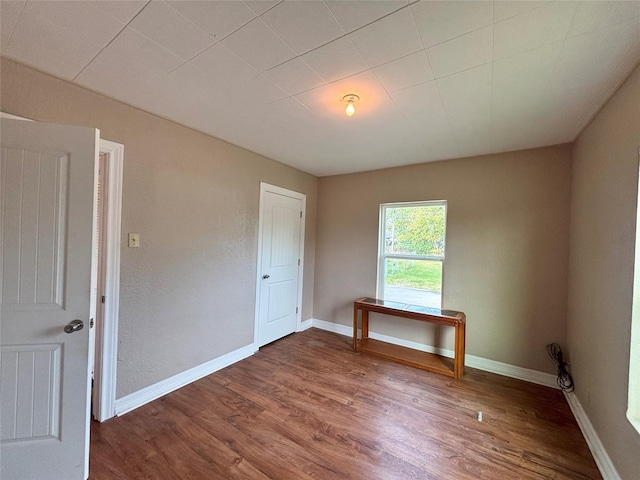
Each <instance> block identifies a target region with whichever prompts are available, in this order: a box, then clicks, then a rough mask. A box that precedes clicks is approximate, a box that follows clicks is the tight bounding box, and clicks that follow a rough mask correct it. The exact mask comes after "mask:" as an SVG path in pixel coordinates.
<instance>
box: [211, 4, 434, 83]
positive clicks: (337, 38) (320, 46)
mask: <svg viewBox="0 0 640 480" xmlns="http://www.w3.org/2000/svg"><path fill="white" fill-rule="evenodd" d="M283 1H284V0H282V1H281V2H279V3H278V5H279V4H280V3H282V2H283ZM419 1H420V0H414V2H413V3H409V4H407V5H403V6H402V7H399V8H398V9H397V10H394V11H393V12H390V13H387V14H386V15H384V16H382V17H380V18H378V19H376V20H373V21H371V22H369V23H367V24H366V25H363V26H361V27H358V28H356V29H354V30H352V31H350V32H348V33H345V34H344V35H340V36H339V37H336V38H334V39H333V40H330V41H328V42H326V43H323V44H322V45H318V46H317V47H313V48H312V49H310V50H307V51H306V52H303V53H300V54H296V56H295V57H292V58H290V59H288V60H285V61H284V62H280V63H279V64H277V65H274V66H273V67H269V68H268V69H267V70H265V72H268V71H269V70H272V69H274V68H278V67H279V66H281V65H284V64H285V63H287V62H290V61H291V60H293V59H295V58H299V59H300V60H302V61H304V59H303V58H302V57H303V56H304V55H307V54H308V53H311V52H314V51H316V50H318V49H320V48H323V47H326V46H327V45H331V44H332V43H334V42H337V41H338V40H342V39H343V38H344V37H349V35H351V34H352V33H355V32H357V31H358V30H362V29H363V28H366V27H368V26H369V25H373V24H374V23H376V22H378V21H380V20H382V19H384V18H386V17H388V16H390V15H393V14H395V13H397V12H399V11H400V10H402V9H405V8H408V7H410V6H411V5H413V4H415V3H417V2H419ZM323 3H325V5H326V2H324V0H323ZM276 6H277V5H274V6H273V7H272V8H270V9H269V10H271V9H273V8H275V7H276ZM327 8H328V10H329V12H330V13H331V15H332V16H333V18H334V19H335V20H336V21H337V22H338V25H340V28H342V31H343V32H346V30H345V29H344V27H343V26H342V24H341V23H340V21H338V19H337V18H336V17H335V15H334V13H333V11H332V10H331V8H329V6H327ZM264 13H267V12H264ZM260 16H262V15H260ZM247 23H248V22H247ZM263 23H264V22H263ZM414 23H415V22H414ZM245 25H246V24H245ZM265 25H266V23H265ZM243 26H244V25H243ZM267 27H268V25H267ZM241 28H242V27H241ZM416 29H417V27H416ZM238 30H239V29H238ZM235 31H237V30H235ZM232 33H233V32H232ZM274 33H275V32H274ZM419 33H420V32H418V35H419ZM229 35H231V34H229ZM276 35H277V34H276ZM225 38H226V37H225ZM278 38H280V37H279V36H278ZM222 40H224V39H221V41H222ZM281 40H282V39H281ZM349 40H350V41H351V44H352V45H353V46H354V47H355V44H354V43H353V40H351V37H349ZM282 41H283V42H284V40H282ZM420 42H421V43H422V38H421V39H420ZM284 43H285V44H286V45H287V46H288V47H289V48H291V46H290V45H289V44H288V43H286V42H284ZM423 47H424V45H423ZM291 49H292V50H293V48H291ZM356 50H357V48H356ZM358 53H360V56H361V57H362V53H361V52H360V50H358ZM413 53H417V52H412V53H409V54H408V55H413ZM405 56H407V55H405ZM400 58H404V57H400ZM362 59H363V60H365V59H364V57H362ZM395 60H398V59H395ZM393 61H394V60H390V61H389V62H385V63H382V64H380V65H376V66H377V67H379V66H382V65H386V64H387V63H390V62H393ZM365 63H366V64H367V65H369V63H368V62H367V61H366V60H365ZM305 64H306V65H307V66H308V67H309V68H311V66H309V65H308V64H307V62H305ZM369 69H371V66H369ZM312 70H313V69H312ZM365 71H366V70H362V72H365ZM362 72H358V73H362ZM314 73H316V74H318V72H316V71H315V70H314ZM354 75H357V74H354ZM350 76H351V75H347V76H346V77H343V78H340V79H337V80H334V81H336V82H337V81H339V80H344V79H345V78H349V77H350ZM320 78H322V76H320ZM322 79H323V80H324V78H322ZM327 83H328V82H327ZM315 88H317V87H315ZM309 90H313V89H309ZM309 90H305V91H309ZM300 93H304V92H300ZM296 95H297V94H296Z"/></svg>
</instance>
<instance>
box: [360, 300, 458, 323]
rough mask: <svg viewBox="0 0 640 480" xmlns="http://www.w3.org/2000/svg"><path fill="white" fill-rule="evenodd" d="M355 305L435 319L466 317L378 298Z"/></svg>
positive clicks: (449, 311) (438, 309)
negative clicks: (422, 315)
mask: <svg viewBox="0 0 640 480" xmlns="http://www.w3.org/2000/svg"><path fill="white" fill-rule="evenodd" d="M355 303H359V304H362V305H363V306H366V305H372V306H378V307H383V308H388V309H391V310H398V311H402V312H412V313H418V314H425V315H433V316H435V317H450V318H460V317H461V316H463V317H464V313H462V312H457V311H455V310H443V309H440V308H434V307H425V306H423V305H412V304H410V303H402V302H393V301H391V300H380V299H378V298H370V297H365V298H360V299H358V300H356V302H355Z"/></svg>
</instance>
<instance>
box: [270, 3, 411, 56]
mask: <svg viewBox="0 0 640 480" xmlns="http://www.w3.org/2000/svg"><path fill="white" fill-rule="evenodd" d="M325 5H326V4H325ZM409 6H410V4H407V5H403V6H402V7H400V8H398V9H397V10H394V11H393V12H389V13H387V14H386V15H383V16H382V17H380V18H378V19H376V20H373V21H371V22H369V23H367V24H366V25H362V26H361V27H358V28H356V29H354V30H352V31H350V32H347V33H345V34H344V35H340V36H339V37H336V38H334V39H333V40H330V41H328V42H326V43H323V44H322V45H318V46H317V47H313V48H312V49H311V50H307V51H306V52H304V53H301V54H300V55H299V56H302V55H306V54H308V53H311V52H314V51H316V50H318V49H320V48H323V47H326V46H327V45H331V44H332V43H333V42H337V41H338V40H341V39H343V38H344V37H349V35H351V34H352V33H355V32H357V31H359V30H362V29H363V28H367V27H368V26H369V25H373V24H374V23H376V22H379V21H380V20H383V19H385V18H387V17H389V16H391V15H394V14H396V13H398V12H399V11H401V10H404V9H405V8H408V7H409ZM327 8H329V7H327ZM329 11H330V12H331V14H332V15H333V11H331V9H330V8H329ZM333 16H334V18H335V15H333ZM336 21H338V20H337V19H336ZM338 24H339V25H340V28H342V31H343V32H346V30H345V28H344V27H343V26H342V24H341V23H340V22H339V21H338ZM349 40H351V37H349ZM351 43H353V40H351ZM354 46H355V44H354ZM359 52H360V51H359V50H358V53H359ZM360 55H362V54H360ZM363 60H364V57H363ZM282 63H286V62H282ZM367 65H368V63H367ZM277 66H278V65H275V66H274V67H273V68H275V67H277Z"/></svg>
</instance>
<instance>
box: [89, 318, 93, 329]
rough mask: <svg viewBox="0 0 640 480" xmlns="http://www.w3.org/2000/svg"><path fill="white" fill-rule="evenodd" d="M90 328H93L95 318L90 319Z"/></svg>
mask: <svg viewBox="0 0 640 480" xmlns="http://www.w3.org/2000/svg"><path fill="white" fill-rule="evenodd" d="M89 328H93V318H92V319H91V320H89Z"/></svg>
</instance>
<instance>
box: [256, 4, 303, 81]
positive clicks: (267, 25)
mask: <svg viewBox="0 0 640 480" xmlns="http://www.w3.org/2000/svg"><path fill="white" fill-rule="evenodd" d="M253 20H259V21H261V22H262V24H263V25H264V26H265V27H267V29H268V30H269V31H270V32H271V33H273V34H274V35H275V36H276V37H278V40H280V41H281V42H282V43H284V44H285V45H286V46H287V48H288V49H289V50H291V52H292V53H293V57H291V58H289V59H288V60H287V62H288V61H289V60H293V59H294V58H296V57H297V56H298V54H297V53H296V51H295V50H294V49H293V47H292V46H291V45H289V44H288V43H287V42H285V40H284V38H282V37H281V36H280V35H278V33H277V32H276V31H275V30H274V29H273V28H271V27H270V26H269V24H267V22H265V21H264V20H262V18H260V17H256V18H254V19H253ZM253 20H251V21H253ZM254 68H255V67H254ZM256 70H257V68H256ZM267 70H269V69H268V68H266V69H265V70H263V71H261V72H260V73H264V72H266V71H267Z"/></svg>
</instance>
